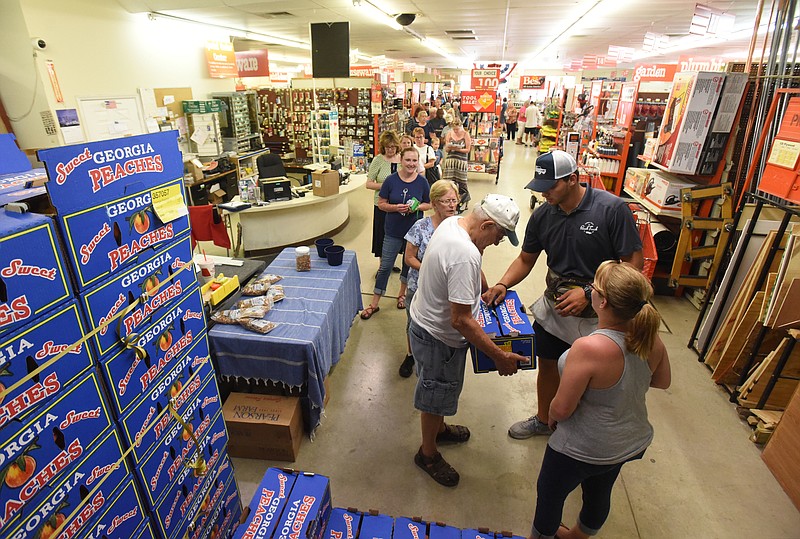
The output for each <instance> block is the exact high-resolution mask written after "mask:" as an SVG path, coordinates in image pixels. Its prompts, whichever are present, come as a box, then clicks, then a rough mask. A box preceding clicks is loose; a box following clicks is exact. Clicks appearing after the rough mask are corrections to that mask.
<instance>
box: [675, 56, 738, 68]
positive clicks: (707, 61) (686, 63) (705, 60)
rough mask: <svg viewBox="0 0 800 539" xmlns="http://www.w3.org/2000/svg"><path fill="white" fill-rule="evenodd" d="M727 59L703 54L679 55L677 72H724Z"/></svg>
mask: <svg viewBox="0 0 800 539" xmlns="http://www.w3.org/2000/svg"><path fill="white" fill-rule="evenodd" d="M727 66H728V61H727V60H725V59H724V58H712V57H703V56H686V55H684V56H681V57H680V58H678V72H682V71H721V72H724V71H725V69H726V67H727Z"/></svg>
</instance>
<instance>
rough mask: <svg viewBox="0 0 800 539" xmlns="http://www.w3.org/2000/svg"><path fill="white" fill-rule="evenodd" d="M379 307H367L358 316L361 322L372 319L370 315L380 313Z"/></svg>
mask: <svg viewBox="0 0 800 539" xmlns="http://www.w3.org/2000/svg"><path fill="white" fill-rule="evenodd" d="M380 310H381V308H380V307H373V306H372V305H367V307H365V308H364V309H363V310H362V311H361V314H360V315H359V316H361V320H369V319H370V318H372V315H373V314H375V313H377V312H378V311H380Z"/></svg>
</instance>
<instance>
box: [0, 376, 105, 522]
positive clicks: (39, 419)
mask: <svg viewBox="0 0 800 539" xmlns="http://www.w3.org/2000/svg"><path fill="white" fill-rule="evenodd" d="M111 424H112V421H111V416H110V415H109V413H108V409H107V407H106V403H105V399H103V397H102V396H101V389H100V384H99V381H98V379H97V375H96V373H95V372H94V371H93V370H90V371H89V372H88V374H86V375H85V376H84V377H83V378H81V379H80V381H78V382H76V383H73V384H71V385H70V386H69V387H67V388H65V389H64V390H62V391H61V393H59V394H58V395H57V396H56V397H55V398H54V399H53V400H51V401H50V402H49V403H48V405H47V406H45V407H43V408H41V409H40V410H38V411H37V413H35V414H29V415H28V416H26V423H24V424H23V423H22V422H17V421H12V422H11V423H10V424H8V425H7V426H6V427H5V428H4V429H3V430H2V431H0V476H1V477H0V480H2V481H3V482H4V485H3V487H4V488H2V489H0V509H1V510H0V529H2V528H4V527H5V526H6V525H7V524H8V523H9V522H10V521H11V520H12V519H13V518H14V516H15V515H17V514H18V513H19V511H20V509H22V507H23V506H25V505H26V504H27V503H28V502H29V501H30V500H31V499H33V498H34V497H35V496H36V495H37V494H38V493H39V492H41V491H42V490H43V489H45V487H46V486H47V485H48V484H50V483H53V482H55V481H58V479H59V478H60V477H61V476H63V475H64V474H66V473H68V472H69V470H70V469H72V468H74V467H75V466H76V465H77V464H78V463H79V462H81V461H82V460H83V459H84V458H85V456H86V455H87V454H90V453H91V452H92V450H93V449H94V448H95V442H96V441H97V440H98V439H99V437H100V436H101V435H102V434H103V433H104V432H105V431H106V429H108V427H110V426H111Z"/></svg>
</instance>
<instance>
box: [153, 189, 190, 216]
mask: <svg viewBox="0 0 800 539" xmlns="http://www.w3.org/2000/svg"><path fill="white" fill-rule="evenodd" d="M150 199H151V201H152V202H153V209H154V210H155V212H156V215H158V218H159V219H161V222H162V223H169V222H170V221H174V220H175V219H177V218H179V217H183V216H184V215H188V214H189V210H188V209H187V208H186V204H184V203H183V197H182V196H181V186H180V185H171V186H169V187H165V188H163V189H154V190H152V191H150Z"/></svg>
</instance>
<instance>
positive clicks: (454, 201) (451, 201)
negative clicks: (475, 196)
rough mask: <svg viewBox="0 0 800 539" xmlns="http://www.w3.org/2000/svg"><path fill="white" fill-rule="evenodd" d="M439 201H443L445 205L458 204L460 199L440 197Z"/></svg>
mask: <svg viewBox="0 0 800 539" xmlns="http://www.w3.org/2000/svg"><path fill="white" fill-rule="evenodd" d="M439 202H441V203H442V204H444V205H445V206H455V205H456V204H458V199H456V198H440V199H439Z"/></svg>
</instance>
